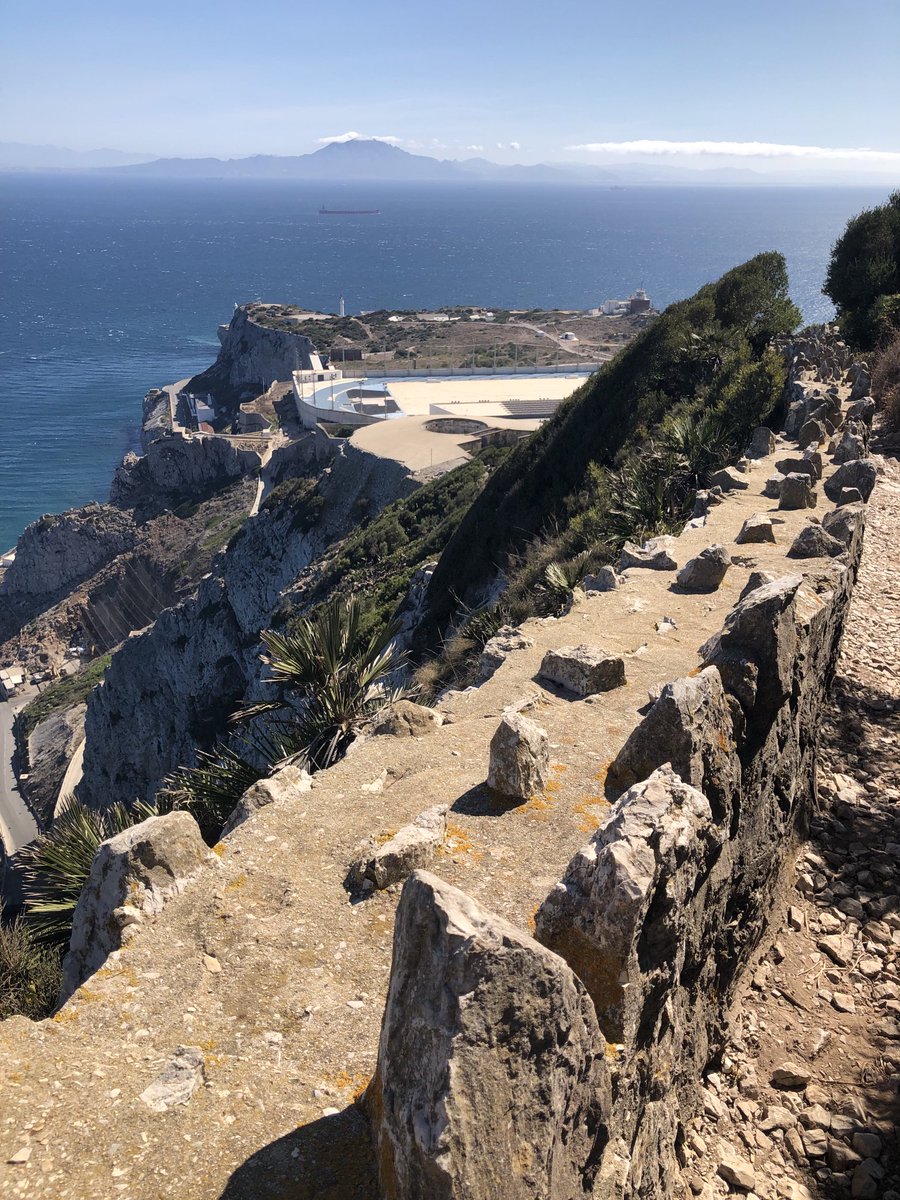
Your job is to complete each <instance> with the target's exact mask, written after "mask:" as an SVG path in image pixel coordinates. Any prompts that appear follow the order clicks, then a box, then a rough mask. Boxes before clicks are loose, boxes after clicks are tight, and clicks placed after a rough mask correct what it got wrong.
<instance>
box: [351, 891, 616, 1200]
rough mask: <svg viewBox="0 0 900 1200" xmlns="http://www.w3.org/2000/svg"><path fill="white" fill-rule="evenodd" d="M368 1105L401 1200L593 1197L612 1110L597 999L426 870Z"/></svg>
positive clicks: (402, 941)
mask: <svg viewBox="0 0 900 1200" xmlns="http://www.w3.org/2000/svg"><path fill="white" fill-rule="evenodd" d="M368 1099H369V1109H370V1112H371V1113H372V1124H373V1130H374V1134H375V1138H376V1142H377V1145H378V1160H379V1166H380V1172H381V1186H382V1189H383V1191H384V1193H385V1194H386V1195H389V1196H391V1197H394V1200H457V1198H459V1197H463V1196H464V1197H466V1200H498V1197H503V1198H504V1200H534V1197H536V1196H541V1197H544V1198H545V1200H571V1197H573V1196H576V1195H578V1196H581V1195H589V1194H591V1188H592V1182H593V1178H594V1176H595V1174H596V1171H597V1167H598V1165H599V1159H600V1156H601V1153H602V1150H603V1146H604V1142H605V1139H606V1126H607V1122H608V1119H609V1112H610V1108H611V1098H610V1081H609V1074H608V1070H607V1067H606V1062H605V1042H604V1039H603V1036H602V1035H601V1033H600V1030H599V1028H598V1025H597V1017H596V1014H595V1012H594V1008H593V1005H592V1004H591V1000H590V997H589V996H588V994H587V992H586V990H585V988H584V986H583V985H582V983H581V982H580V981H579V980H578V979H577V978H576V976H575V975H574V974H573V972H572V971H571V969H570V968H569V967H568V966H567V965H566V963H565V962H563V960H562V959H561V958H559V957H558V956H557V955H556V954H554V953H552V952H551V951H550V950H547V949H546V948H545V947H544V946H541V945H540V944H539V943H538V942H536V941H534V940H532V939H531V938H530V937H528V936H527V935H526V934H524V933H521V932H520V931H519V930H518V929H516V928H514V927H513V926H512V925H510V924H508V923H507V922H506V921H504V920H502V919H501V918H500V917H498V916H495V915H494V914H493V913H491V912H489V911H487V910H486V909H484V908H482V907H481V906H480V905H479V904H477V903H476V902H475V901H474V900H472V899H470V898H469V897H468V896H466V895H465V894H464V893H463V892H460V891H458V890H457V889H456V888H454V887H451V886H450V885H449V884H447V883H444V882H443V881H442V880H440V879H438V878H437V877H436V876H434V875H430V874H428V873H426V872H424V871H417V872H416V873H415V874H414V875H413V876H411V878H410V879H409V880H408V882H407V883H406V885H405V887H404V889H403V895H402V896H401V898H400V904H399V906H398V909H397V919H396V924H395V927H394V957H393V963H392V965H391V980H390V986H389V991H388V999H387V1006H386V1008H385V1013H384V1021H383V1024H382V1029H381V1039H380V1042H379V1047H378V1068H377V1071H376V1073H375V1078H374V1080H373V1083H372V1085H371V1088H370V1093H369V1097H368Z"/></svg>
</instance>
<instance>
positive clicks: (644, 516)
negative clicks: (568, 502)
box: [606, 443, 693, 542]
mask: <svg viewBox="0 0 900 1200" xmlns="http://www.w3.org/2000/svg"><path fill="white" fill-rule="evenodd" d="M610 485H611V493H612V498H613V499H612V503H611V505H610V508H609V511H608V513H607V518H606V520H607V525H608V528H609V530H610V532H611V533H612V534H613V536H615V537H617V538H619V539H620V540H624V539H626V538H630V539H633V540H634V541H638V542H640V541H643V540H644V538H647V537H652V536H653V535H655V534H658V533H665V532H667V531H669V530H671V529H673V528H674V527H675V526H676V525H677V524H678V522H679V521H681V520H683V519H684V517H685V516H686V515H687V513H688V512H689V511H690V501H691V498H692V495H693V489H692V488H691V486H690V480H689V477H688V475H687V472H686V471H685V469H684V464H683V460H682V459H681V457H680V456H679V455H677V454H674V453H672V452H671V451H667V450H665V449H663V450H659V449H657V448H656V447H655V446H653V445H652V443H651V445H650V447H649V448H648V449H647V451H646V452H645V453H643V454H642V455H640V456H639V457H636V458H634V459H632V460H631V461H630V462H628V463H626V464H625V466H624V467H622V468H621V470H619V471H616V472H614V473H612V475H611V476H610Z"/></svg>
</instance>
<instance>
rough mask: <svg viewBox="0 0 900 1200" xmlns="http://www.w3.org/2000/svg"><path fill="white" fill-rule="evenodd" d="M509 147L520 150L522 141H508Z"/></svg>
mask: <svg viewBox="0 0 900 1200" xmlns="http://www.w3.org/2000/svg"><path fill="white" fill-rule="evenodd" d="M509 148H510V150H521V149H522V143H521V142H510V143H509Z"/></svg>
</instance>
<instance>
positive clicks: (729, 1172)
mask: <svg viewBox="0 0 900 1200" xmlns="http://www.w3.org/2000/svg"><path fill="white" fill-rule="evenodd" d="M716 1171H717V1173H718V1175H719V1176H720V1177H721V1178H722V1179H724V1180H725V1182H726V1183H727V1184H728V1185H729V1187H735V1188H737V1189H738V1190H739V1191H742V1192H752V1191H753V1189H754V1188H755V1187H756V1172H755V1171H754V1169H753V1164H752V1163H749V1162H747V1160H746V1159H745V1158H739V1157H738V1156H737V1155H736V1154H723V1155H722V1160H721V1162H720V1163H719V1165H718V1167H717V1168H716Z"/></svg>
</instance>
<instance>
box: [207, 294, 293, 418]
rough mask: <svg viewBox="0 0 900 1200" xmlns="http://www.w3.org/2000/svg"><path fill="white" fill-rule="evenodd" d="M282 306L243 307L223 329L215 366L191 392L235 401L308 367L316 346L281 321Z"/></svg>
mask: <svg viewBox="0 0 900 1200" xmlns="http://www.w3.org/2000/svg"><path fill="white" fill-rule="evenodd" d="M279 311H280V310H279V306H278V305H274V304H242V305H239V306H238V307H237V308H236V309H235V310H234V315H233V316H232V318H231V321H230V322H229V324H228V325H227V326H224V327H220V329H219V341H220V342H221V349H220V350H219V354H218V357H217V358H216V361H215V362H214V363H213V365H212V366H211V367H210V368H209V369H208V370H206V371H204V372H203V373H202V374H200V375H197V376H195V378H194V379H192V380H191V382H190V385H189V387H190V390H191V391H195V392H212V393H213V394H214V395H215V396H216V397H217V398H218V399H220V400H222V401H224V402H230V403H234V402H237V401H239V400H243V399H247V398H248V397H251V396H257V395H259V394H260V393H261V392H264V391H265V390H266V389H267V388H268V387H269V386H270V385H271V383H272V382H273V380H276V379H282V380H285V379H286V380H289V379H290V378H291V373H292V372H293V371H298V370H303V369H308V368H309V366H310V358H309V356H310V354H312V353H315V350H316V347H315V346H314V345H313V343H312V342H311V341H310V340H309V338H308V337H304V336H303V335H302V334H298V333H294V332H292V331H291V328H290V322H287V321H279V320H278V314H279Z"/></svg>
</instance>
